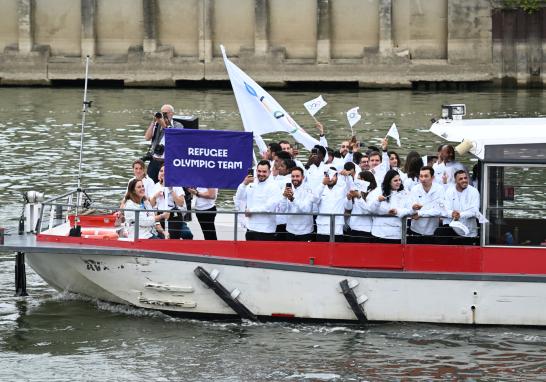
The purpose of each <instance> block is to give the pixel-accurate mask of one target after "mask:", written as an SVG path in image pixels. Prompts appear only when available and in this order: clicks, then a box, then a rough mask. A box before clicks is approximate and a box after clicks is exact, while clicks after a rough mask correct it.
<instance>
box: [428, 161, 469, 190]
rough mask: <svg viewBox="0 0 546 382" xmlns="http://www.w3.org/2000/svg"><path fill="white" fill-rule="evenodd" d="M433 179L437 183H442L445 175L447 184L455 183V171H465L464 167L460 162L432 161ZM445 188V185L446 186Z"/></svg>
mask: <svg viewBox="0 0 546 382" xmlns="http://www.w3.org/2000/svg"><path fill="white" fill-rule="evenodd" d="M432 168H433V169H434V179H435V180H436V182H437V183H440V184H444V181H443V179H442V178H443V176H444V174H446V175H447V184H448V185H452V184H455V173H456V172H457V171H459V170H464V171H466V168H465V167H464V166H463V165H462V164H461V163H460V162H447V163H444V162H442V163H434V164H433V165H432ZM467 172H468V171H467ZM446 188H447V187H446Z"/></svg>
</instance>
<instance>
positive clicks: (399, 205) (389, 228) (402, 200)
mask: <svg viewBox="0 0 546 382" xmlns="http://www.w3.org/2000/svg"><path fill="white" fill-rule="evenodd" d="M370 209H371V211H372V212H373V213H375V214H376V215H378V216H374V217H373V224H372V235H373V236H374V241H375V242H379V243H400V239H401V238H402V219H405V217H406V216H409V215H410V213H411V200H410V198H409V195H408V192H407V191H406V190H404V185H403V184H402V180H401V179H400V174H399V173H398V172H397V171H396V170H389V171H387V173H386V174H385V178H384V179H383V183H382V184H381V194H379V195H378V196H377V197H376V198H375V200H373V202H372V205H371V208H370Z"/></svg>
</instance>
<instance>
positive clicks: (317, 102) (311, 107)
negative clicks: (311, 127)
mask: <svg viewBox="0 0 546 382" xmlns="http://www.w3.org/2000/svg"><path fill="white" fill-rule="evenodd" d="M327 104H328V103H327V102H326V101H325V100H324V98H322V95H319V96H318V97H317V98H313V99H312V100H311V101H307V102H305V103H304V104H303V106H305V108H306V109H307V111H308V112H309V114H311V115H312V116H313V117H314V116H315V114H317V113H318V112H319V110H320V109H322V108H323V107H324V106H326V105H327Z"/></svg>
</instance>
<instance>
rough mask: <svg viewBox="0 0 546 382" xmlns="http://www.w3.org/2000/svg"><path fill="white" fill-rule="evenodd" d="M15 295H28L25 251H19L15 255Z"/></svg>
mask: <svg viewBox="0 0 546 382" xmlns="http://www.w3.org/2000/svg"><path fill="white" fill-rule="evenodd" d="M15 296H18V297H22V296H28V293H27V274H26V271H25V253H24V252H17V255H16V256H15Z"/></svg>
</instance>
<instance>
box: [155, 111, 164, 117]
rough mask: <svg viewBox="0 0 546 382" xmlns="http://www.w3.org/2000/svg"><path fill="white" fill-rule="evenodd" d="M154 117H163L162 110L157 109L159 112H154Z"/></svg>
mask: <svg viewBox="0 0 546 382" xmlns="http://www.w3.org/2000/svg"><path fill="white" fill-rule="evenodd" d="M154 117H155V118H162V117H163V114H161V112H160V111H157V112H156V113H155V114H154Z"/></svg>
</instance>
